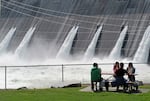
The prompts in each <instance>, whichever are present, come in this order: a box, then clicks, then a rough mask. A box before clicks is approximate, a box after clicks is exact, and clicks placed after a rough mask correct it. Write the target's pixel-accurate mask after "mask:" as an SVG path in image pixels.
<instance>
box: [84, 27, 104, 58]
mask: <svg viewBox="0 0 150 101" xmlns="http://www.w3.org/2000/svg"><path fill="white" fill-rule="evenodd" d="M101 31H102V26H100V27H99V28H98V29H97V31H96V33H95V36H94V38H93V39H92V41H91V43H90V44H89V46H88V48H87V50H86V52H85V54H84V61H87V60H91V59H92V58H93V57H94V54H95V48H96V44H97V41H98V38H99V36H100V33H101Z"/></svg>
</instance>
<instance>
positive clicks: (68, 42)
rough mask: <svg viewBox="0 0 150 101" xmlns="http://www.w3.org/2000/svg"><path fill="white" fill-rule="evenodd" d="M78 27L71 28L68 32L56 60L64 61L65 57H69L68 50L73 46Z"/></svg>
mask: <svg viewBox="0 0 150 101" xmlns="http://www.w3.org/2000/svg"><path fill="white" fill-rule="evenodd" d="M78 28H79V27H78V26H73V28H72V29H71V30H70V32H69V33H68V36H67V37H66V39H65V40H64V42H63V44H62V46H61V48H60V49H59V51H58V53H57V56H56V58H57V59H64V58H66V57H69V55H70V50H71V47H72V44H73V40H74V38H75V36H76V34H77V31H78Z"/></svg>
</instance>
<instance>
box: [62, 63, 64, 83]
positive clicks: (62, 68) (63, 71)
mask: <svg viewBox="0 0 150 101" xmlns="http://www.w3.org/2000/svg"><path fill="white" fill-rule="evenodd" d="M61 70H62V82H64V65H63V64H62V69H61Z"/></svg>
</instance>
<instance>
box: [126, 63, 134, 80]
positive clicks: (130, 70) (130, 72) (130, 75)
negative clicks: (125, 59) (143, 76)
mask: <svg viewBox="0 0 150 101" xmlns="http://www.w3.org/2000/svg"><path fill="white" fill-rule="evenodd" d="M127 72H128V79H129V81H132V82H134V81H135V68H134V67H133V64H132V63H131V62H130V63H129V64H128V67H127Z"/></svg>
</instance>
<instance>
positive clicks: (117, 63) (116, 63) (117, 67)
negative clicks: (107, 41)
mask: <svg viewBox="0 0 150 101" xmlns="http://www.w3.org/2000/svg"><path fill="white" fill-rule="evenodd" d="M118 69H119V62H118V61H116V62H115V64H114V67H113V72H114V77H115V76H116V71H117V70H118Z"/></svg>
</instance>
